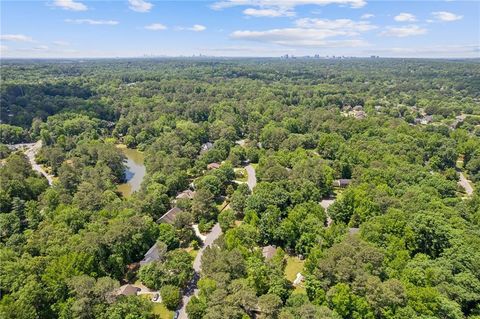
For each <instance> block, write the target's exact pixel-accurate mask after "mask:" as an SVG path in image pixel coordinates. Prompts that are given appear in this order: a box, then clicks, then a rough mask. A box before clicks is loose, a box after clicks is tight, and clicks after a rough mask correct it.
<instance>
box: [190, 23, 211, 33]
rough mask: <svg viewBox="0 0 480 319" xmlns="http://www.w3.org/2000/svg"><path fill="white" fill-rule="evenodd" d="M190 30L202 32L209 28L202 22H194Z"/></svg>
mask: <svg viewBox="0 0 480 319" xmlns="http://www.w3.org/2000/svg"><path fill="white" fill-rule="evenodd" d="M188 30H190V31H195V32H201V31H205V30H207V27H206V26H204V25H201V24H194V25H193V26H192V27H191V28H188Z"/></svg>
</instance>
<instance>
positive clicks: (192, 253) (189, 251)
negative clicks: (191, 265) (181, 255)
mask: <svg viewBox="0 0 480 319" xmlns="http://www.w3.org/2000/svg"><path fill="white" fill-rule="evenodd" d="M186 251H187V252H188V254H189V255H190V256H192V257H193V259H195V257H197V254H198V249H192V248H191V247H189V248H187V249H186Z"/></svg>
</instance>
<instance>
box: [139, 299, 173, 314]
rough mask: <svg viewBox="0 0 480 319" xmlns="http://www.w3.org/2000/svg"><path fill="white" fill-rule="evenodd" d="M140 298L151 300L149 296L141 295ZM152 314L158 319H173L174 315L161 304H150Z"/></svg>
mask: <svg viewBox="0 0 480 319" xmlns="http://www.w3.org/2000/svg"><path fill="white" fill-rule="evenodd" d="M140 297H141V298H145V299H148V300H151V299H150V298H151V296H150V295H141V296H140ZM152 313H153V314H154V315H155V316H156V317H157V318H160V319H173V316H174V315H175V313H174V312H173V311H170V310H168V309H167V308H166V307H165V306H164V305H163V303H161V302H152Z"/></svg>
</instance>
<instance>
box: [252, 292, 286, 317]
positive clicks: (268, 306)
mask: <svg viewBox="0 0 480 319" xmlns="http://www.w3.org/2000/svg"><path fill="white" fill-rule="evenodd" d="M281 306H282V300H281V299H280V297H278V296H277V295H274V294H266V295H262V296H260V297H259V298H258V308H259V309H260V311H261V313H262V318H276V317H277V315H278V312H279V310H280V307H281Z"/></svg>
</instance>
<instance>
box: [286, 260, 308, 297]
mask: <svg viewBox="0 0 480 319" xmlns="http://www.w3.org/2000/svg"><path fill="white" fill-rule="evenodd" d="M303 264H305V260H300V258H298V257H292V256H288V257H287V265H286V266H285V278H287V279H288V280H289V281H291V282H293V281H294V280H295V278H297V273H301V272H303ZM305 292H306V291H305V287H304V285H303V283H302V284H300V285H298V286H297V287H295V290H294V291H293V293H294V294H298V293H305Z"/></svg>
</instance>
